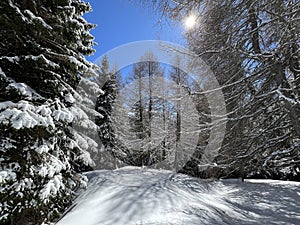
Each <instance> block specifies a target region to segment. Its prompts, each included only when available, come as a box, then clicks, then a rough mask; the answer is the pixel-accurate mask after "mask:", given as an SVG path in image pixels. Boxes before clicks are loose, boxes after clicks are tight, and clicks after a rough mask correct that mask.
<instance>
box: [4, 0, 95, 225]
mask: <svg viewBox="0 0 300 225" xmlns="http://www.w3.org/2000/svg"><path fill="white" fill-rule="evenodd" d="M0 9H1V12H2V13H1V15H0V29H1V32H0V39H1V45H0V55H1V57H0V160H1V167H0V168H1V171H0V184H1V190H0V199H1V204H0V223H1V224H16V225H21V224H24V225H25V224H26V225H27V224H39V223H42V222H47V221H53V220H55V219H57V218H58V216H59V214H60V213H61V212H63V210H64V209H65V208H66V207H68V206H69V205H70V202H71V200H72V199H73V198H74V188H76V187H78V185H85V183H86V178H85V177H84V176H83V175H81V174H80V173H79V172H81V171H83V170H86V169H89V168H91V166H92V165H93V162H92V161H91V159H90V157H89V153H88V152H87V151H86V149H88V148H89V147H91V146H94V143H92V144H91V143H88V142H86V141H83V138H79V137H82V134H81V133H80V131H78V130H77V129H75V128H74V127H72V122H73V121H74V120H77V119H78V117H80V118H84V119H85V124H89V125H88V126H91V125H95V124H93V122H92V121H90V122H91V123H88V122H89V120H88V117H87V114H86V113H85V110H83V109H82V108H81V106H82V105H83V104H84V102H85V101H86V99H85V97H82V96H81V94H82V93H80V92H77V91H76V90H75V89H76V87H77V85H78V83H79V81H80V79H83V82H84V83H85V84H90V85H93V86H92V87H93V88H94V91H95V93H99V91H100V89H99V87H98V86H97V85H94V84H92V82H90V80H89V79H87V77H90V76H97V75H96V74H95V73H94V70H93V67H94V66H93V65H92V64H90V63H88V62H87V61H86V60H85V58H84V56H83V55H89V54H91V53H93V49H92V45H93V37H92V36H91V35H90V34H89V30H90V29H91V28H93V25H91V24H89V23H87V22H86V21H85V20H84V19H83V18H82V14H83V13H85V12H88V11H90V10H91V7H90V5H89V4H87V3H85V2H83V1H81V0H60V1H56V0H55V1H46V0H28V1H23V0H14V1H12V0H3V1H1V3H0ZM76 102H77V103H78V104H75V103H76ZM85 109H86V111H87V110H88V108H85Z"/></svg>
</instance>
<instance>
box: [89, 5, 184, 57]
mask: <svg viewBox="0 0 300 225" xmlns="http://www.w3.org/2000/svg"><path fill="white" fill-rule="evenodd" d="M86 1H88V2H89V3H90V4H91V6H92V8H93V12H90V13H87V14H85V15H84V17H85V19H86V20H87V21H88V22H90V23H93V24H97V27H96V28H95V29H94V30H92V31H91V33H92V34H93V35H94V37H95V41H96V42H97V43H98V45H97V46H95V47H94V48H95V49H96V53H95V54H94V55H93V56H89V57H87V59H88V60H89V61H92V62H94V61H95V60H96V59H97V58H98V57H99V56H101V55H103V54H104V53H105V52H107V51H109V50H110V49H112V48H115V47H117V46H119V45H122V44H126V43H129V42H133V41H141V40H163V41H170V42H174V43H177V44H182V43H183V40H182V38H181V27H180V25H176V26H174V25H171V24H166V23H163V24H162V25H159V23H158V20H159V17H158V15H155V13H153V12H152V13H151V12H150V11H147V10H144V9H142V7H141V5H139V4H137V3H135V4H134V3H133V2H130V1H129V0H86Z"/></svg>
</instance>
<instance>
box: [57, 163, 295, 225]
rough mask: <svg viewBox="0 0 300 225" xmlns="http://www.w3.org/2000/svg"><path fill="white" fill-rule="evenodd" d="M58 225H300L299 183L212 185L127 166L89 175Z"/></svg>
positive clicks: (179, 176)
mask: <svg viewBox="0 0 300 225" xmlns="http://www.w3.org/2000/svg"><path fill="white" fill-rule="evenodd" d="M88 177H89V185H88V188H87V190H86V191H84V192H82V193H81V194H80V195H79V197H78V199H77V201H76V203H75V204H74V206H73V208H72V209H71V210H70V211H69V212H67V213H66V215H65V216H64V217H63V218H62V219H61V220H60V221H59V222H58V223H57V225H98V224H99V225H146V224H147V225H150V224H152V225H159V224H168V225H170V224H176V225H179V224H180V225H192V224H199V225H200V224H214V225H215V224H230V225H232V224H239V225H245V224H260V225H261V224H263V225H264V224H265V225H269V224H300V183H297V182H287V181H272V180H246V182H244V183H243V182H240V181H239V180H221V181H208V180H201V179H196V178H192V177H189V176H186V175H182V174H174V173H172V172H170V171H162V170H150V169H142V168H134V167H125V168H122V169H119V170H114V171H107V170H104V171H95V172H90V173H88Z"/></svg>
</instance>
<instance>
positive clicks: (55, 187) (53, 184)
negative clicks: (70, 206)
mask: <svg viewBox="0 0 300 225" xmlns="http://www.w3.org/2000/svg"><path fill="white" fill-rule="evenodd" d="M64 188H65V185H64V184H63V181H62V176H61V175H60V174H59V175H55V176H54V177H53V179H51V180H50V181H49V182H48V183H47V184H46V186H45V187H44V188H43V189H42V190H41V193H40V198H41V199H42V200H44V201H45V202H47V201H48V200H49V196H51V195H56V194H57V192H58V191H60V189H64Z"/></svg>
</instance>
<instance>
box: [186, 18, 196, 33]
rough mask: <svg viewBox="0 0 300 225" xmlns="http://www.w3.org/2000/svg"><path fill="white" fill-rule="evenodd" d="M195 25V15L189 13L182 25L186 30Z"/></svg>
mask: <svg viewBox="0 0 300 225" xmlns="http://www.w3.org/2000/svg"><path fill="white" fill-rule="evenodd" d="M195 25H196V16H195V15H193V14H192V15H189V16H188V17H186V18H185V20H184V26H185V28H186V29H187V30H189V29H191V28H193V27H194V26H195Z"/></svg>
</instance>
